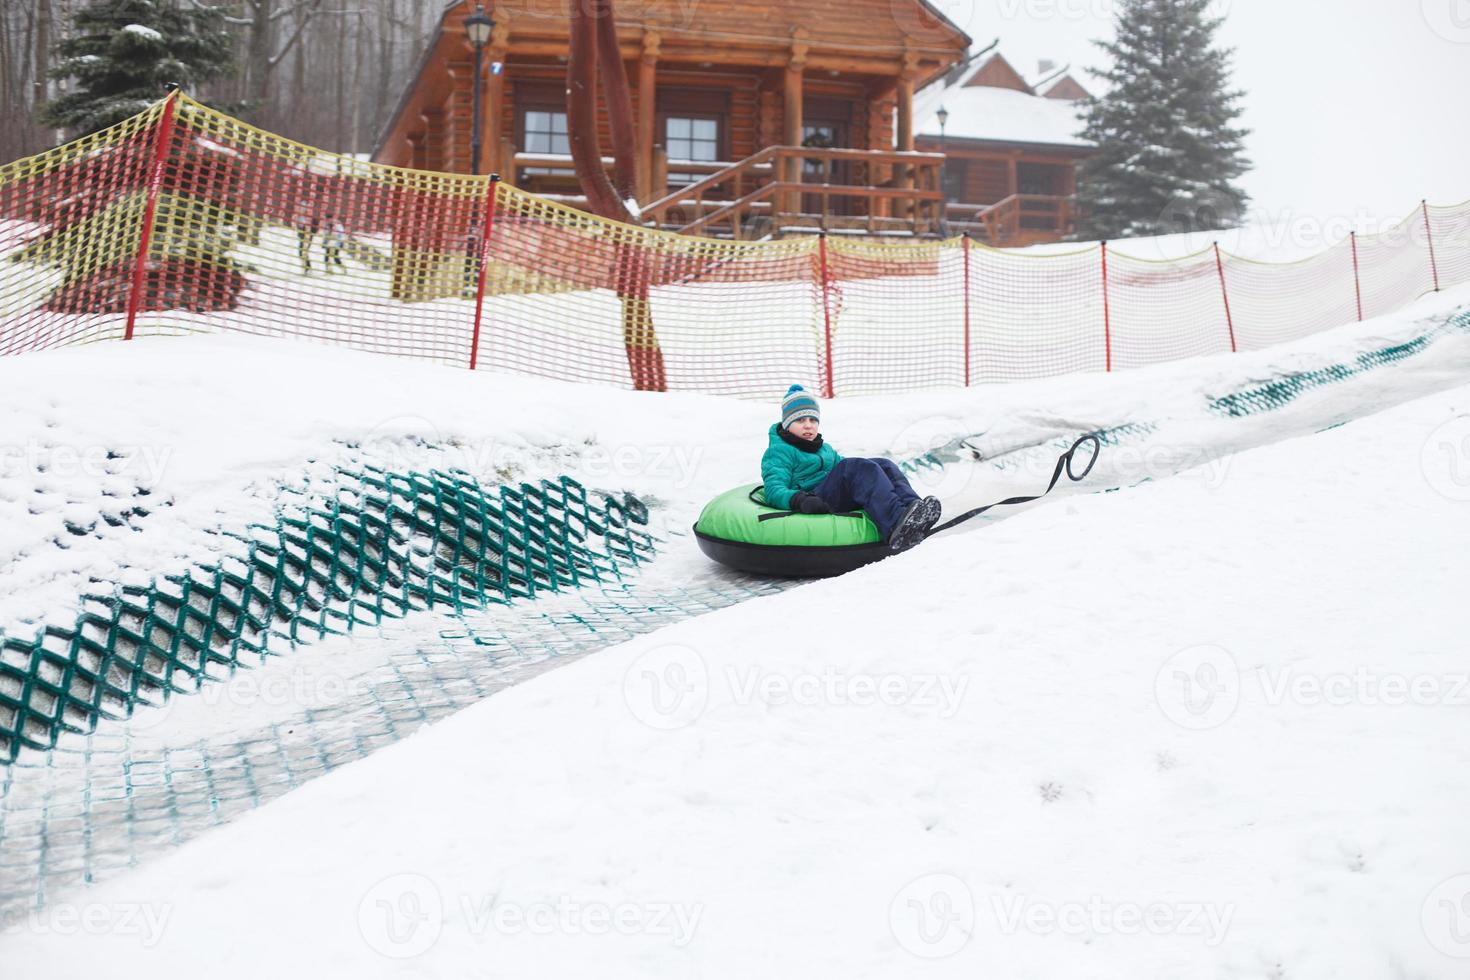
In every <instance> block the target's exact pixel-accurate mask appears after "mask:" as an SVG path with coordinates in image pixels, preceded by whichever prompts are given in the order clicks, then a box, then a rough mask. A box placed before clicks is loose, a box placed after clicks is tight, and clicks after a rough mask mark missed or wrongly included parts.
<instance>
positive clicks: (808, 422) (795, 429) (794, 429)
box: [786, 418, 822, 442]
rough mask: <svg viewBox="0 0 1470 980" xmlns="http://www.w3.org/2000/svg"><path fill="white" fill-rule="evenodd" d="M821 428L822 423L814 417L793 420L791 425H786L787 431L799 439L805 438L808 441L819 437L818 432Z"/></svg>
mask: <svg viewBox="0 0 1470 980" xmlns="http://www.w3.org/2000/svg"><path fill="white" fill-rule="evenodd" d="M821 430H822V425H821V423H820V422H818V421H817V420H816V419H813V418H805V419H797V420H796V421H795V422H792V423H791V424H790V425H789V426H787V427H786V431H787V432H790V433H791V434H792V435H794V436H796V437H797V438H798V439H805V440H806V441H807V442H811V441H812V440H813V439H815V438H816V437H817V433H818V432H820V431H821Z"/></svg>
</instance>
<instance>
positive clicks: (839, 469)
mask: <svg viewBox="0 0 1470 980" xmlns="http://www.w3.org/2000/svg"><path fill="white" fill-rule="evenodd" d="M821 420H822V419H821V411H820V410H819V409H818V407H817V400H816V399H815V398H813V397H812V396H811V395H810V394H808V393H807V391H806V389H804V388H802V386H801V385H792V386H791V390H790V391H788V392H787V393H786V397H785V398H784V399H782V401H781V421H780V422H778V423H777V424H775V425H773V426H771V433H770V445H769V446H767V447H766V452H765V455H764V456H762V457H761V478H762V479H763V480H764V481H765V495H766V503H768V504H770V505H771V506H772V507H784V508H786V509H787V510H793V511H798V512H800V513H802V514H833V513H842V512H845V511H849V510H854V509H856V508H859V507H861V508H862V509H863V510H865V511H867V512H868V516H869V517H871V518H872V519H873V523H874V524H876V525H878V532H879V533H880V534H882V535H883V539H884V540H885V541H887V542H888V546H889V548H891V549H892V550H894V551H906V550H908V549H909V548H912V547H913V546H914V545H916V544H918V543H919V542H920V541H923V540H924V536H925V535H926V534H928V533H929V529H930V528H932V527H933V526H934V525H935V524H936V523H937V522H938V521H939V510H940V507H939V501H938V500H937V499H936V498H934V497H925V498H923V499H922V500H921V499H919V495H918V494H916V493H914V488H913V487H911V486H909V481H908V479H907V478H906V477H905V476H904V475H903V473H902V471H900V470H899V468H898V467H897V466H896V465H894V463H893V461H892V460H888V459H843V458H842V457H841V456H840V455H838V453H837V451H836V450H835V449H833V448H832V447H831V446H828V445H825V444H824V443H823V442H822V436H821V433H820V431H819V430H820V427H821Z"/></svg>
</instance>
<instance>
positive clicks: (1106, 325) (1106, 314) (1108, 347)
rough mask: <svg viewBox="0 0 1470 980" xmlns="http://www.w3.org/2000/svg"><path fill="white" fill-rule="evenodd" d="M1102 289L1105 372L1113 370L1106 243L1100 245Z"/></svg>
mask: <svg viewBox="0 0 1470 980" xmlns="http://www.w3.org/2000/svg"><path fill="white" fill-rule="evenodd" d="M1102 287H1103V350H1104V353H1105V356H1106V358H1107V360H1106V364H1107V368H1106V369H1107V370H1108V371H1109V372H1111V371H1112V370H1113V310H1112V304H1111V303H1110V302H1109V300H1108V243H1107V242H1103V243H1102Z"/></svg>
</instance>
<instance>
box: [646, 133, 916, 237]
mask: <svg viewBox="0 0 1470 980" xmlns="http://www.w3.org/2000/svg"><path fill="white" fill-rule="evenodd" d="M943 162H944V157H943V156H942V155H940V154H937V153H906V152H901V151H894V150H852V149H843V148H816V147H802V146H768V147H766V148H765V149H763V150H761V151H760V152H758V153H756V154H754V155H752V156H749V157H747V158H745V159H744V160H741V161H740V162H739V163H736V164H732V165H731V166H728V167H725V168H723V169H721V170H719V171H717V172H715V173H712V174H710V175H709V176H707V177H704V178H702V179H701V180H698V181H696V182H694V183H692V184H689V185H688V186H685V187H679V188H675V189H674V190H671V191H670V192H668V193H667V194H665V195H664V196H663V197H660V198H659V199H658V200H656V201H653V202H651V203H649V204H647V205H645V206H644V208H643V218H644V220H646V221H650V222H653V223H656V224H658V225H660V226H662V227H665V228H669V229H671V230H674V231H678V232H681V233H684V234H697V235H715V234H719V233H721V232H723V233H725V234H727V235H728V236H729V237H732V238H736V239H743V238H750V237H759V236H760V235H763V234H776V233H779V232H781V231H782V230H785V229H793V228H803V229H811V230H817V231H823V230H827V229H828V228H834V229H835V228H841V229H849V230H856V231H867V232H871V233H878V232H882V231H902V232H906V233H908V234H915V235H924V234H938V232H939V229H940V224H941V222H940V217H941V212H942V210H943V204H944V195H943V193H942V192H941V191H940V189H939V172H940V166H941V165H942V164H943ZM673 166H674V165H673V164H670V167H673Z"/></svg>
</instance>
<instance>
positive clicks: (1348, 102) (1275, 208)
mask: <svg viewBox="0 0 1470 980" xmlns="http://www.w3.org/2000/svg"><path fill="white" fill-rule="evenodd" d="M935 6H937V7H939V8H940V9H941V10H943V11H944V13H945V14H946V15H947V16H949V17H950V18H951V19H952V20H953V21H954V22H955V23H956V24H958V25H959V26H960V27H961V28H963V29H964V30H965V32H966V33H968V34H969V35H970V37H972V38H974V40H975V42H976V44H977V45H979V46H984V45H986V44H989V43H990V42H991V41H992V40H994V39H995V38H996V37H999V38H1000V42H1001V44H1000V50H1001V51H1002V52H1003V53H1004V54H1005V56H1006V57H1007V58H1008V59H1009V60H1010V61H1011V62H1012V63H1014V64H1015V65H1016V67H1017V68H1019V69H1020V70H1021V71H1022V72H1023V73H1024V74H1026V75H1027V77H1028V78H1034V77H1035V74H1036V71H1037V62H1038V61H1039V60H1040V59H1042V58H1050V59H1052V60H1054V61H1057V62H1059V63H1063V62H1071V63H1072V64H1073V65H1074V66H1082V67H1093V68H1095V67H1099V66H1100V65H1101V64H1102V59H1103V58H1104V57H1105V56H1104V54H1103V52H1102V51H1100V50H1099V49H1098V48H1096V47H1095V46H1093V45H1092V44H1091V43H1090V42H1091V41H1092V40H1094V39H1100V38H1108V37H1111V36H1112V31H1113V28H1112V25H1113V11H1114V9H1115V0H935ZM1216 6H1217V9H1218V10H1219V11H1220V12H1221V13H1223V14H1224V15H1225V18H1226V19H1225V24H1224V26H1223V27H1222V28H1221V31H1220V37H1221V40H1222V41H1223V43H1224V44H1226V45H1228V46H1230V47H1233V48H1235V81H1236V87H1237V88H1240V89H1242V90H1243V91H1244V92H1245V93H1246V94H1245V98H1244V100H1243V105H1244V108H1245V115H1244V117H1243V119H1242V123H1243V125H1245V126H1246V127H1247V128H1249V129H1250V130H1252V132H1251V135H1250V137H1249V138H1248V142H1247V146H1248V149H1249V155H1250V157H1251V159H1252V161H1254V163H1255V169H1254V170H1253V171H1252V172H1251V173H1250V174H1248V175H1247V176H1246V177H1245V178H1244V179H1243V181H1242V183H1243V185H1244V188H1245V190H1246V191H1247V192H1248V193H1249V194H1250V195H1251V197H1252V199H1253V201H1252V204H1251V208H1252V211H1253V212H1257V213H1256V215H1255V217H1257V218H1259V217H1263V216H1264V217H1266V218H1268V219H1269V220H1270V222H1271V223H1272V224H1277V223H1280V222H1282V221H1288V220H1307V221H1319V222H1322V223H1324V227H1328V226H1337V227H1341V229H1342V234H1346V231H1347V224H1346V222H1350V221H1354V220H1357V221H1359V222H1361V223H1365V224H1366V225H1368V226H1372V225H1373V224H1374V223H1381V222H1382V220H1383V219H1384V218H1386V217H1388V216H1393V217H1394V218H1397V217H1399V216H1402V215H1403V214H1404V213H1405V212H1406V211H1408V210H1410V209H1411V208H1413V207H1414V206H1416V205H1417V204H1418V202H1419V199H1420V198H1423V197H1428V198H1429V201H1430V203H1439V204H1457V203H1459V202H1461V201H1464V200H1466V199H1470V112H1467V111H1466V109H1465V107H1464V100H1465V97H1466V95H1467V93H1470V0H1330V2H1329V0H1216ZM1079 78H1080V80H1081V81H1082V82H1083V83H1084V84H1087V85H1089V87H1091V88H1092V89H1093V91H1094V92H1099V91H1100V90H1101V87H1100V86H1098V85H1097V84H1096V82H1095V80H1093V79H1092V78H1090V77H1088V76H1086V75H1079ZM1262 212H1263V214H1262ZM1364 230H1370V228H1369V227H1365V228H1364Z"/></svg>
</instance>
